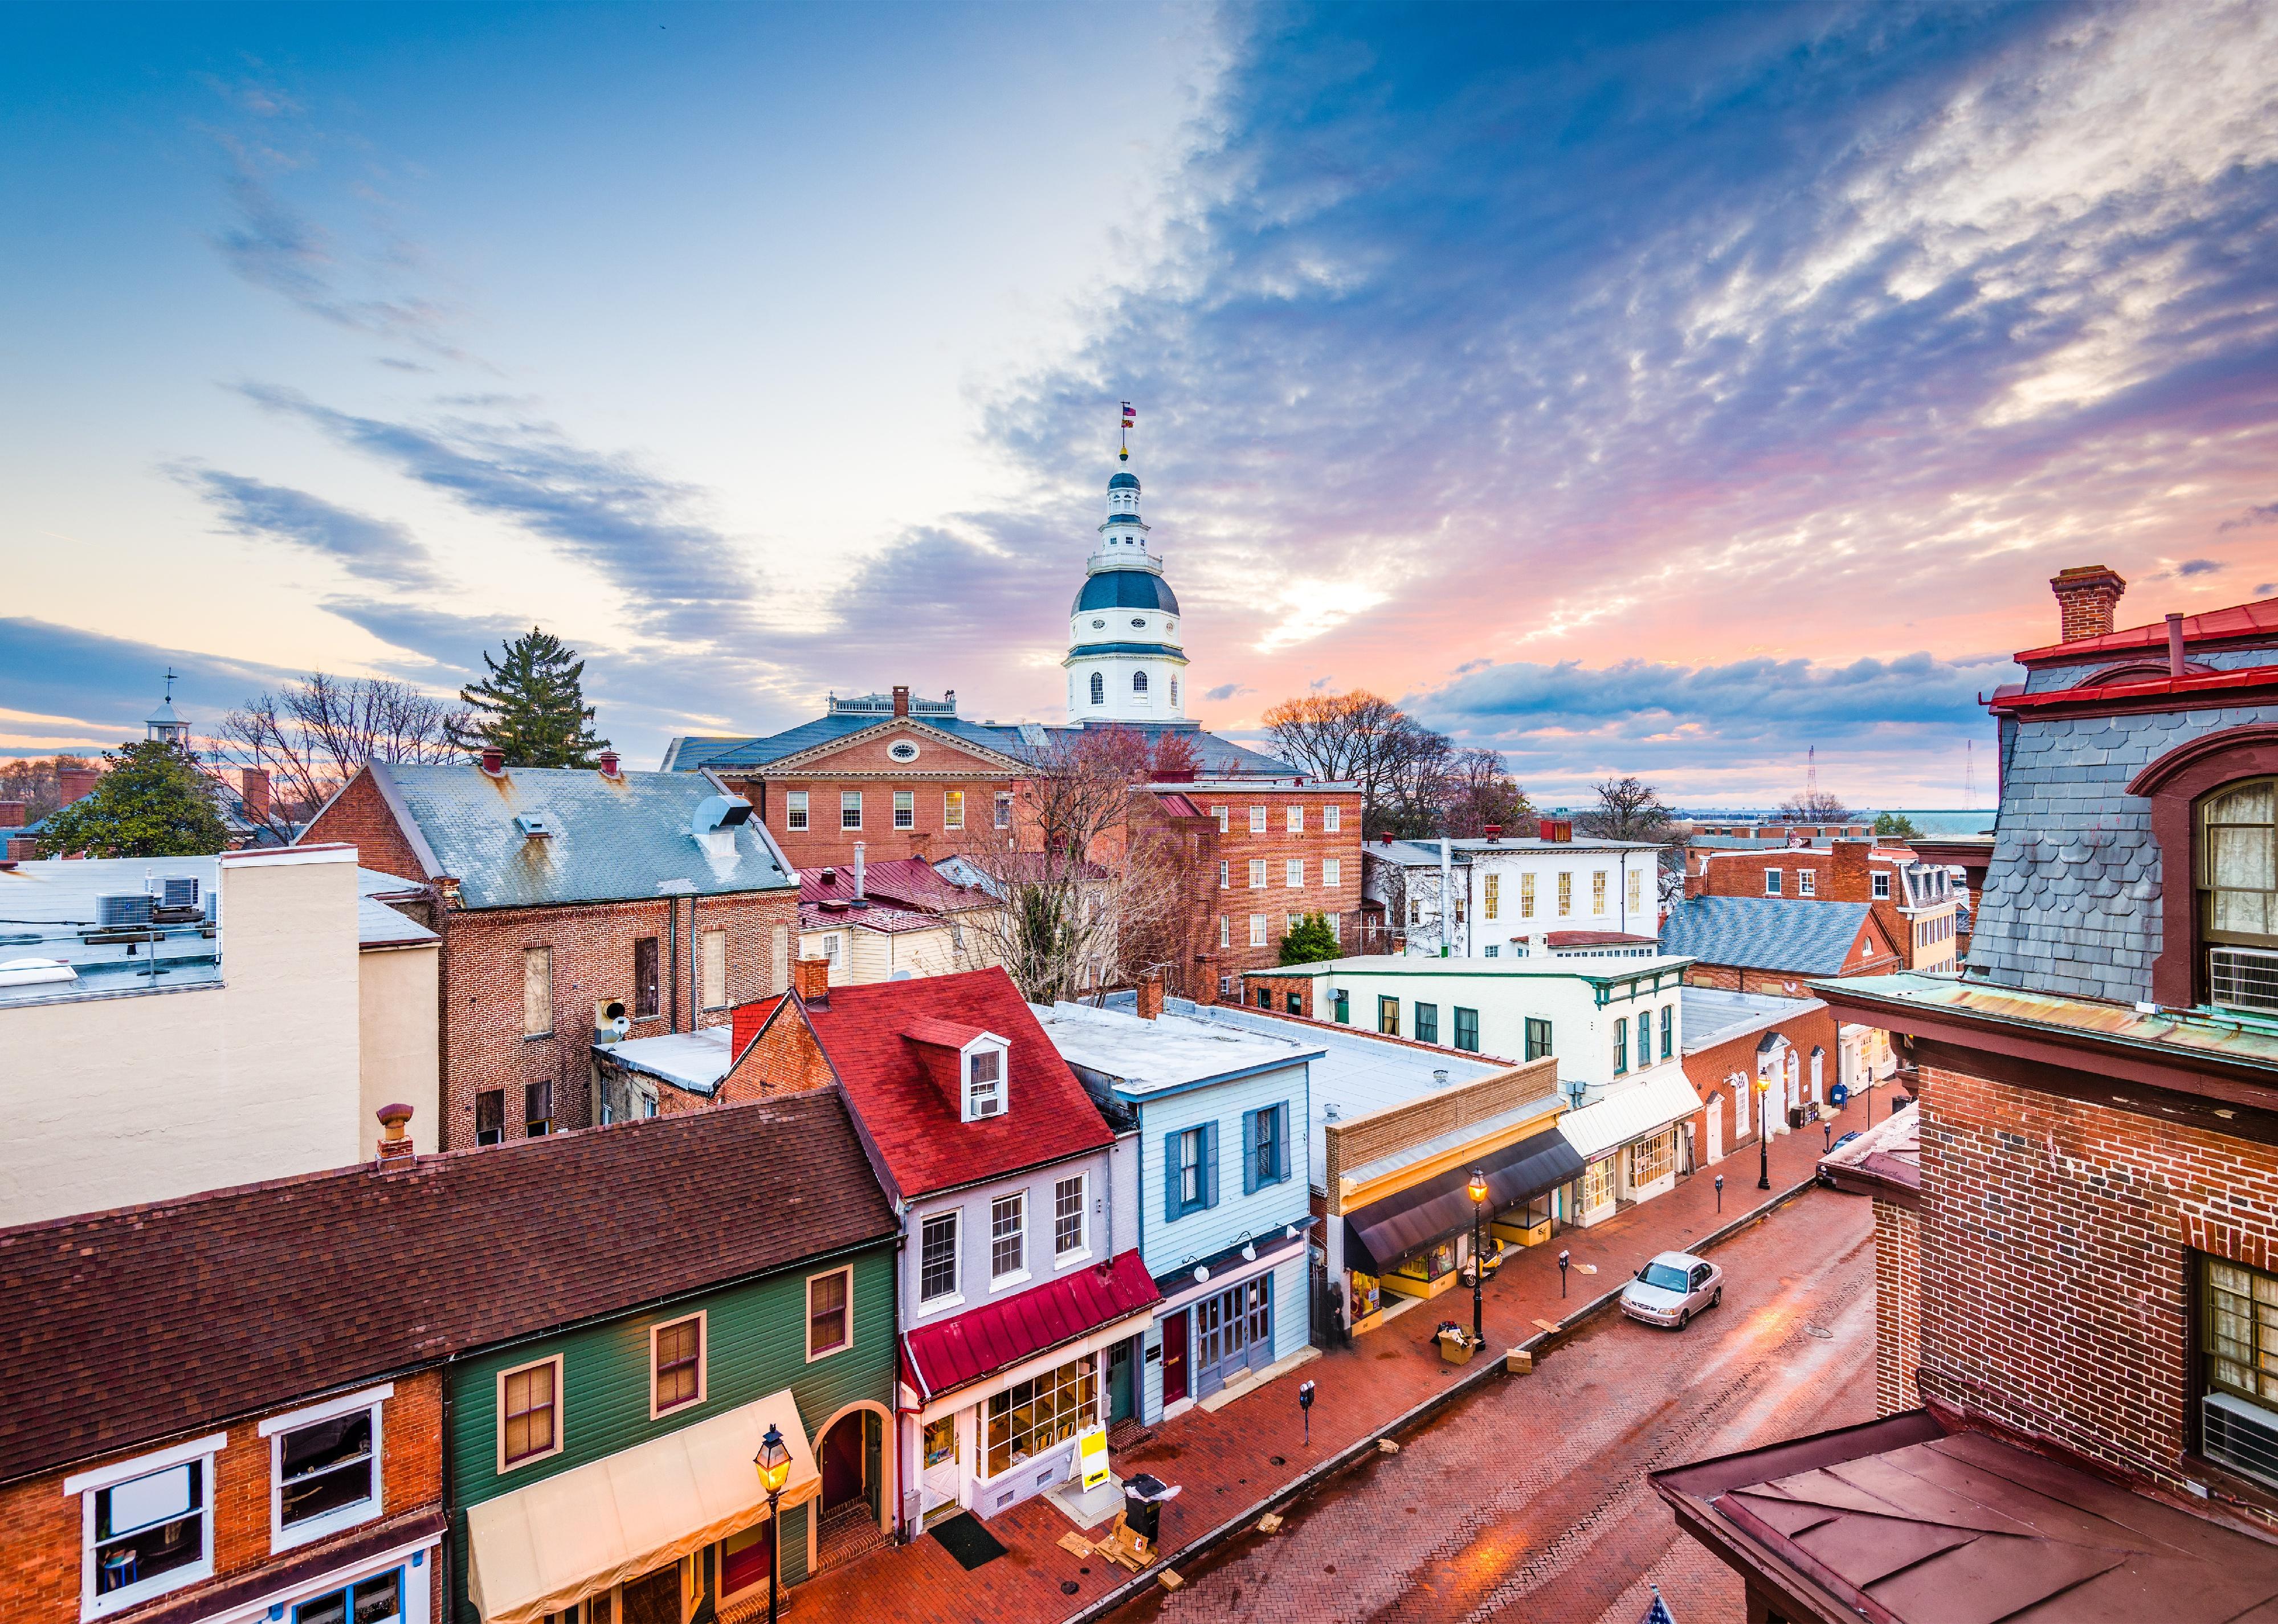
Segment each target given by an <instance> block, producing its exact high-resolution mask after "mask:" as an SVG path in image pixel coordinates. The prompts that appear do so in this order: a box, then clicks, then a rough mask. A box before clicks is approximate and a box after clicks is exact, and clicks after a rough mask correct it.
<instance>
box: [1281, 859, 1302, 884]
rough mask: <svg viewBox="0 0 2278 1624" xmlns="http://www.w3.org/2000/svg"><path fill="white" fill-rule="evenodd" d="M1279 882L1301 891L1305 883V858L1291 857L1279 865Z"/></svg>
mask: <svg viewBox="0 0 2278 1624" xmlns="http://www.w3.org/2000/svg"><path fill="white" fill-rule="evenodd" d="M1281 883H1282V885H1285V886H1287V887H1288V888H1289V889H1290V890H1292V891H1302V890H1303V889H1304V885H1305V860H1304V859H1303V857H1292V858H1290V859H1289V860H1288V861H1287V862H1284V863H1283V864H1282V865H1281Z"/></svg>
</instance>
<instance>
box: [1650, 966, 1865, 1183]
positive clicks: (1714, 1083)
mask: <svg viewBox="0 0 2278 1624" xmlns="http://www.w3.org/2000/svg"><path fill="white" fill-rule="evenodd" d="M1683 1001H1684V1014H1685V1041H1684V1046H1683V1052H1684V1063H1685V1080H1686V1082H1688V1083H1690V1084H1693V1092H1695V1093H1697V1094H1699V1095H1700V1096H1701V1109H1700V1111H1699V1112H1698V1113H1697V1114H1695V1115H1694V1116H1693V1128H1692V1138H1693V1157H1694V1160H1695V1162H1696V1164H1706V1163H1709V1162H1713V1161H1720V1160H1722V1159H1723V1158H1724V1157H1726V1156H1729V1155H1731V1154H1732V1153H1734V1152H1735V1151H1739V1150H1742V1149H1748V1148H1753V1147H1754V1145H1756V1143H1757V1142H1758V1141H1759V1140H1760V1139H1761V1138H1762V1137H1763V1130H1764V1126H1765V1118H1766V1117H1767V1116H1769V1117H1770V1121H1771V1128H1772V1131H1773V1133H1774V1134H1775V1136H1777V1134H1779V1133H1782V1132H1785V1131H1787V1130H1788V1123H1789V1122H1790V1120H1791V1119H1790V1116H1789V1113H1790V1112H1792V1111H1799V1110H1808V1109H1816V1107H1818V1106H1819V1105H1820V1104H1822V1103H1823V1102H1824V1101H1826V1100H1827V1099H1829V1097H1830V1096H1829V1090H1830V1089H1831V1087H1832V1085H1834V1084H1837V1083H1841V1084H1844V1085H1845V1086H1846V1087H1848V1088H1856V1087H1857V1086H1858V1085H1859V1083H1860V1081H1861V1074H1862V1073H1863V1072H1864V1070H1865V1068H1864V1067H1862V1066H1860V1065H1859V1064H1858V1063H1857V1061H1856V1058H1855V1054H1854V1053H1853V1052H1850V1051H1846V1047H1845V1044H1844V1039H1843V1037H1842V1034H1841V1033H1840V1032H1839V1031H1838V1028H1837V1026H1836V1022H1835V1016H1834V1015H1833V1014H1832V1013H1831V1011H1830V1010H1829V1009H1828V1007H1827V1006H1826V1004H1824V1003H1823V1002H1822V1001H1821V1000H1818V999H1816V998H1809V999H1793V998H1785V997H1773V996H1769V995H1765V994H1760V993H1743V992H1736V991H1728V990H1724V989H1719V988H1712V987H1699V986H1693V985H1689V984H1688V985H1687V986H1686V989H1685V992H1684V1000H1683Z"/></svg>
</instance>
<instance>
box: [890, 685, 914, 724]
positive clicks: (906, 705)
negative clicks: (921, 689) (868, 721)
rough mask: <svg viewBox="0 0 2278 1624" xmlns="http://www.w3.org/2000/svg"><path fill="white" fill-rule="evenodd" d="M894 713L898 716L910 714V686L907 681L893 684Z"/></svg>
mask: <svg viewBox="0 0 2278 1624" xmlns="http://www.w3.org/2000/svg"><path fill="white" fill-rule="evenodd" d="M894 714H895V715H896V716H907V715H909V714H910V688H909V685H908V684H907V683H902V682H898V683H896V684H895V685H894Z"/></svg>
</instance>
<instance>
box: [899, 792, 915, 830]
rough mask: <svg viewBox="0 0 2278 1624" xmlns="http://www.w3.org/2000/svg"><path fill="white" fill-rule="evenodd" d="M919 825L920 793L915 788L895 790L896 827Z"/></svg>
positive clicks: (910, 827) (908, 827)
mask: <svg viewBox="0 0 2278 1624" xmlns="http://www.w3.org/2000/svg"><path fill="white" fill-rule="evenodd" d="M917 826H918V793H917V791H915V790H896V791H895V792H894V827H895V828H897V829H915V828H916V827H917Z"/></svg>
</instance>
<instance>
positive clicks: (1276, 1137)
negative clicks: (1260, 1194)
mask: <svg viewBox="0 0 2278 1624" xmlns="http://www.w3.org/2000/svg"><path fill="white" fill-rule="evenodd" d="M1288 1176H1289V1102H1288V1100H1286V1099H1285V1100H1283V1101H1282V1102H1281V1103H1280V1105H1278V1106H1275V1107H1273V1178H1274V1182H1275V1183H1277V1184H1279V1183H1280V1181H1281V1180H1283V1179H1285V1178H1287V1177H1288Z"/></svg>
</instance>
